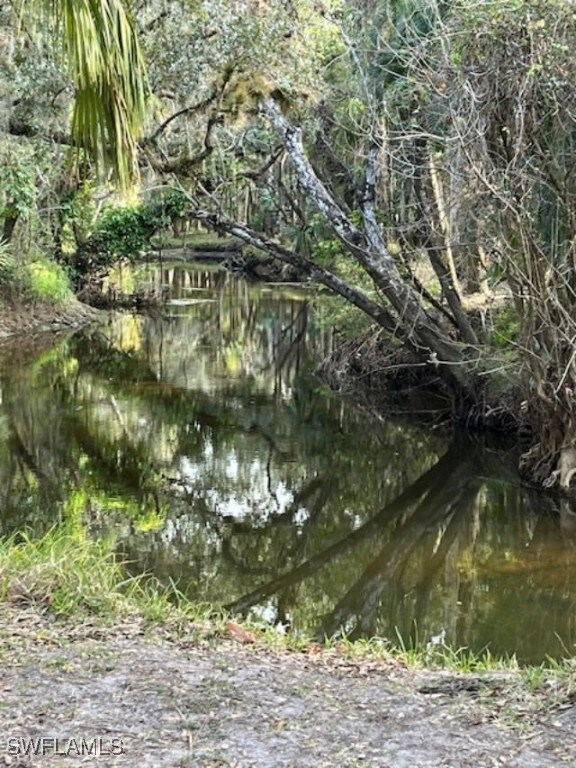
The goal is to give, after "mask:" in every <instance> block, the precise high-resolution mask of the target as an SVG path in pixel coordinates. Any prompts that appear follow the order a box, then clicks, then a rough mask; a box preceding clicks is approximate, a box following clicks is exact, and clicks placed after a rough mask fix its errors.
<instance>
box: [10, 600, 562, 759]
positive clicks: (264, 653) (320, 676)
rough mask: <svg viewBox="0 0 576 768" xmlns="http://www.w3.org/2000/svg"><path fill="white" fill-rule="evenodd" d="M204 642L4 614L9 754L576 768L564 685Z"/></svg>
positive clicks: (140, 628) (13, 610)
mask: <svg viewBox="0 0 576 768" xmlns="http://www.w3.org/2000/svg"><path fill="white" fill-rule="evenodd" d="M196 630H197V628H194V627H193V626H190V627H189V630H188V631H186V630H185V629H184V630H183V628H182V627H180V628H179V630H178V632H177V633H176V634H172V633H171V632H170V631H169V630H167V629H156V630H152V631H148V632H147V634H145V629H144V625H143V623H142V622H141V621H140V620H139V619H136V618H135V619H134V620H133V621H132V622H129V623H128V622H126V623H124V624H119V625H116V626H115V627H114V628H108V629H107V628H105V627H103V626H99V624H98V622H97V621H93V622H89V623H86V624H83V625H81V626H68V625H65V624H60V623H58V622H57V621H50V620H49V619H48V618H47V617H46V616H42V615H40V614H38V613H36V612H35V611H34V610H33V609H31V608H24V609H22V610H18V608H17V607H12V606H4V607H3V611H2V618H1V619H0V659H1V661H2V668H3V675H2V681H1V682H0V690H1V700H2V707H0V733H2V736H3V738H4V743H3V744H2V745H0V750H1V751H0V756H1V757H2V758H4V761H5V763H6V764H7V765H13V766H16V765H17V766H54V767H55V766H80V765H106V766H114V765H118V766H134V768H136V766H138V767H139V766H196V767H198V768H200V767H203V768H208V767H209V766H210V767H211V768H216V766H234V767H235V768H254V767H257V766H258V767H260V766H261V767H262V768H316V767H318V768H320V766H334V767H336V766H337V767H338V768H347V767H350V768H352V766H364V765H365V766H378V768H384V766H386V768H413V766H418V768H439V767H440V766H443V767H444V768H463V767H464V766H470V768H493V766H508V768H548V766H549V767H550V768H552V767H554V768H557V766H559V765H574V764H575V763H576V710H575V708H574V706H573V701H572V699H571V698H570V696H569V695H568V694H567V692H566V691H567V690H568V688H566V689H560V688H558V689H557V690H552V689H551V688H550V685H551V684H550V683H549V682H548V683H547V686H548V687H547V688H546V686H544V690H543V691H542V692H537V693H530V692H529V691H528V690H527V689H526V687H525V686H524V685H523V684H522V683H521V682H520V680H519V678H518V677H517V676H516V675H512V674H509V673H506V674H503V673H500V674H485V675H481V676H479V675H462V674H455V673H453V672H447V671H444V672H441V671H439V672H434V671H414V670H408V669H406V668H403V667H402V666H401V665H400V664H399V663H398V662H395V661H384V660H368V661H367V660H364V661H359V660H354V659H352V658H350V657H348V656H347V655H346V654H343V653H342V652H340V653H338V651H322V650H320V649H319V648H318V647H317V646H310V648H309V649H308V651H306V652H302V653H296V652H289V651H286V650H283V651H282V650H273V649H270V648H267V647H264V646H259V645H258V643H256V644H253V645H243V644H239V643H237V642H235V641H234V640H232V639H223V638H216V637H210V636H209V632H207V631H206V627H204V628H203V629H202V631H201V632H200V633H198V632H197V631H196ZM32 737H34V738H36V739H40V738H42V737H45V738H46V739H47V738H48V737H52V738H59V739H60V741H59V747H58V749H59V751H60V752H61V753H62V754H60V755H57V754H54V749H53V748H51V747H50V744H47V745H46V743H44V746H42V749H44V754H43V755H42V756H40V755H27V756H24V755H23V754H22V750H23V749H24V745H25V744H26V743H29V742H28V741H27V740H28V739H30V738H32ZM82 739H85V740H92V739H96V740H100V741H99V748H100V749H101V750H102V755H101V756H100V757H97V756H96V755H94V754H92V755H90V754H87V753H86V751H84V753H83V754H79V751H80V750H79V748H78V744H80V743H81V740H82ZM8 740H10V741H8ZM18 740H20V741H18ZM113 740H116V741H113ZM72 741H73V742H74V743H72ZM37 743H38V742H37ZM119 744H121V750H122V752H121V754H117V751H119V750H118V749H117V748H118V745H119ZM15 745H20V754H14V752H15V749H16V746H15Z"/></svg>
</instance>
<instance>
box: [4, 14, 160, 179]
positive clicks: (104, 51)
mask: <svg viewBox="0 0 576 768" xmlns="http://www.w3.org/2000/svg"><path fill="white" fill-rule="evenodd" d="M13 2H14V5H15V6H17V11H18V14H19V16H20V19H21V22H22V24H25V25H29V26H31V27H33V28H34V30H35V31H37V32H38V34H41V35H45V36H46V37H47V39H48V40H49V41H50V43H51V44H52V41H53V40H57V41H58V42H57V46H58V48H59V51H60V53H61V55H62V56H63V58H64V60H65V61H66V64H67V65H68V68H69V71H70V74H71V77H72V80H73V83H74V87H75V100H74V111H73V116H72V134H73V138H74V143H75V145H76V147H78V148H79V150H80V154H81V152H82V150H84V151H87V152H89V153H90V154H91V155H92V157H93V158H94V160H95V162H96V164H97V166H98V168H100V169H112V170H113V171H114V172H115V174H116V177H117V179H118V181H119V183H120V184H121V185H124V186H125V185H126V184H128V183H129V182H130V181H131V180H132V179H133V178H134V177H135V175H136V173H137V162H136V150H137V137H138V134H139V132H140V130H141V126H142V123H143V120H144V112H145V101H146V90H147V81H146V71H145V66H144V61H143V57H142V53H141V50H140V46H139V43H138V37H137V33H136V30H135V27H134V25H133V23H132V20H131V19H130V17H129V15H128V12H127V10H126V7H125V5H124V2H123V0H13Z"/></svg>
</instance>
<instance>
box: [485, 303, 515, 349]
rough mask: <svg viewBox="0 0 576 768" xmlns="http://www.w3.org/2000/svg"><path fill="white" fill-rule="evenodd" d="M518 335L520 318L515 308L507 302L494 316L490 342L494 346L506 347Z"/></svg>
mask: <svg viewBox="0 0 576 768" xmlns="http://www.w3.org/2000/svg"><path fill="white" fill-rule="evenodd" d="M519 335H520V319H519V317H518V313H517V312H516V310H515V308H514V307H513V306H512V305H511V304H509V305H507V306H506V307H504V308H503V309H502V310H500V311H499V312H498V313H497V314H496V317H495V318H494V324H493V331H492V342H493V344H494V345H495V346H496V347H507V346H508V345H509V344H510V343H511V342H514V341H516V340H517V339H518V336H519Z"/></svg>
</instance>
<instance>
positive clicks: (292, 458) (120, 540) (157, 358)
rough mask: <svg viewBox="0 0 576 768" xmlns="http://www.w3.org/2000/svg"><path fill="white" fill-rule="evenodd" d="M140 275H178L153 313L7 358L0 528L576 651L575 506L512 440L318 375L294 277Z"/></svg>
mask: <svg viewBox="0 0 576 768" xmlns="http://www.w3.org/2000/svg"><path fill="white" fill-rule="evenodd" d="M128 277H129V278H130V279H131V277H132V276H130V275H129V276H128ZM142 279H144V281H148V282H149V283H151V284H156V285H158V286H160V285H163V286H164V287H165V288H168V289H169V290H170V292H171V301H170V303H169V304H168V305H167V306H166V307H165V308H164V309H163V310H162V312H161V313H159V314H158V316H157V317H154V318H150V317H147V318H145V317H141V316H132V315H130V314H118V315H114V316H110V318H109V319H108V321H106V322H103V323H102V324H101V325H100V326H99V327H97V328H93V329H91V330H89V331H87V332H82V333H79V334H76V335H75V336H73V337H72V338H69V339H67V340H64V341H62V342H61V343H60V344H59V345H57V346H56V347H54V348H52V349H50V350H49V351H48V352H45V353H43V354H37V355H36V356H35V357H33V358H32V359H28V360H27V361H26V360H23V359H19V360H16V359H15V358H14V355H11V356H10V358H8V359H4V361H3V363H2V368H1V378H0V394H1V402H0V494H1V499H2V506H1V512H0V526H1V529H2V532H3V533H9V532H13V531H15V530H20V529H23V528H24V527H31V528H32V529H33V530H35V531H37V532H40V531H42V530H45V529H46V528H47V527H49V526H51V525H53V524H55V523H58V522H59V521H63V520H72V521H76V522H77V523H78V524H79V525H86V526H87V527H89V529H90V530H91V531H92V533H93V534H94V535H97V536H99V535H103V534H104V533H112V534H113V535H114V536H115V538H116V541H117V544H118V548H119V550H120V551H121V552H123V553H124V554H125V555H126V557H127V558H128V559H129V560H130V561H131V566H130V567H131V569H132V570H134V571H151V572H153V573H155V574H156V575H157V576H158V577H160V578H161V579H162V580H164V581H166V582H168V581H169V580H170V579H172V580H174V581H175V582H176V583H177V584H178V585H179V588H180V589H181V590H183V591H184V592H186V593H187V594H189V595H190V597H192V598H194V599H197V600H202V601H207V602H210V603H213V604H215V605H226V606H228V607H231V608H233V609H234V610H236V611H238V612H239V613H241V614H247V613H249V614H251V615H252V616H253V617H256V618H259V619H260V620H261V621H262V622H266V623H270V624H273V625H275V626H276V625H278V626H279V625H281V626H283V627H284V628H286V629H288V630H291V631H294V632H305V633H306V634H314V635H317V636H320V637H323V636H325V635H329V636H331V635H338V634H342V633H344V634H346V635H347V636H349V637H353V638H358V637H372V636H379V637H383V638H389V639H392V640H397V639H398V637H401V638H402V642H404V643H405V644H406V645H414V644H417V645H420V646H422V645H426V644H428V643H429V642H435V640H434V638H436V639H440V640H445V642H446V643H448V644H450V645H451V646H453V647H458V648H459V647H467V648H470V649H472V650H475V651H480V650H482V649H483V648H486V647H488V648H490V650H491V652H492V653H494V654H512V653H516V654H517V655H518V657H519V658H520V659H522V660H524V661H539V660H541V659H543V658H544V657H546V656H548V655H550V656H556V657H558V656H564V655H567V654H572V653H573V650H574V643H575V642H576V626H575V616H576V614H575V605H576V556H575V546H574V544H575V536H576V526H575V525H574V519H575V518H573V517H572V515H571V514H570V512H569V510H567V509H564V510H562V514H558V513H556V512H554V510H553V505H552V503H551V502H550V501H548V500H546V499H545V498H541V497H538V496H535V495H530V494H528V493H527V492H526V491H523V490H521V489H520V487H519V484H518V482H517V478H516V476H515V474H514V471H513V467H514V462H515V456H514V455H513V452H512V451H509V452H503V451H499V450H498V451H497V450H494V449H492V450H488V449H487V448H485V447H483V446H482V445H480V444H478V443H474V442H472V441H470V440H466V439H465V438H463V437H457V438H454V439H452V440H449V439H448V438H446V437H445V436H440V435H438V434H436V432H435V431H434V430H431V429H430V428H417V427H415V426H413V425H405V424H404V425H401V424H398V423H397V422H394V421H390V420H387V419H386V418H381V419H376V418H374V417H372V416H370V415H368V414H367V413H366V412H364V411H362V410H360V409H358V408H355V407H353V406H352V405H350V404H348V403H345V402H343V401H342V400H340V399H339V398H337V397H335V396H334V395H332V394H331V393H329V392H328V391H326V389H325V388H324V387H322V385H321V384H320V383H319V382H318V380H317V379H315V378H314V376H313V375H312V373H311V369H312V363H313V362H314V361H316V360H319V359H320V358H321V357H322V356H323V355H325V354H326V353H327V352H328V351H329V350H330V349H331V346H332V344H333V340H332V333H331V331H330V330H326V329H324V330H323V329H320V328H318V327H317V325H315V323H314V321H313V312H312V308H311V303H310V294H309V293H307V292H306V291H303V290H298V289H294V288H286V287H275V288H274V287H270V286H251V285H248V284H246V283H243V282H241V281H238V280H234V279H230V278H229V277H227V276H226V275H225V274H224V273H222V272H218V271H202V270H198V269H191V268H184V267H177V266H174V267H173V268H170V269H164V270H163V271H158V270H157V269H155V268H153V267H149V268H147V271H146V272H145V274H144V275H142V274H141V275H140V280H142Z"/></svg>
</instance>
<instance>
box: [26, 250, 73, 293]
mask: <svg viewBox="0 0 576 768" xmlns="http://www.w3.org/2000/svg"><path fill="white" fill-rule="evenodd" d="M24 289H25V291H26V292H27V293H29V294H30V295H31V297H32V298H34V299H40V300H41V301H53V302H61V301H66V300H67V299H70V298H71V296H72V291H71V289H70V284H69V282H68V276H67V274H66V272H65V271H64V268H63V267H61V266H60V265H59V264H56V262H54V261H50V260H49V259H45V258H39V259H36V260H35V261H32V262H30V263H29V264H27V265H26V285H25V287H24Z"/></svg>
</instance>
